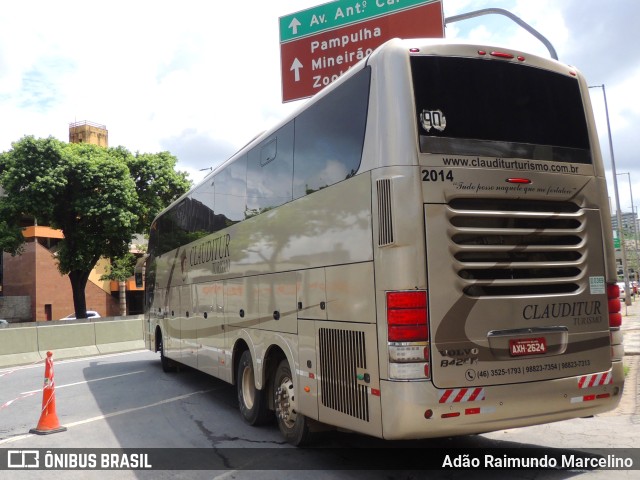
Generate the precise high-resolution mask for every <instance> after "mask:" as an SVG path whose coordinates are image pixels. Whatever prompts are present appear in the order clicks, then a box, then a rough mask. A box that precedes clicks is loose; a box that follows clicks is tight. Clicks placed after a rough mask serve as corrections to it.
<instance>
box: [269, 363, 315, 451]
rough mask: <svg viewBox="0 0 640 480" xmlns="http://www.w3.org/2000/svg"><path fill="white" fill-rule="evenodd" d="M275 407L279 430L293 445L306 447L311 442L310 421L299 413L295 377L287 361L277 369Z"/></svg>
mask: <svg viewBox="0 0 640 480" xmlns="http://www.w3.org/2000/svg"><path fill="white" fill-rule="evenodd" d="M273 405H274V407H275V409H276V419H277V421H278V428H279V429H280V432H281V433H282V435H283V436H284V438H285V439H286V440H287V442H289V443H290V444H292V445H296V446H301V445H305V444H306V443H308V442H309V440H310V432H309V421H308V419H307V418H306V417H305V416H304V415H302V414H301V413H299V412H298V411H297V401H296V397H295V388H294V385H293V376H292V375H291V368H290V367H289V362H288V361H287V360H286V359H285V360H282V361H281V362H280V364H279V365H278V368H277V369H276V374H275V376H274V383H273Z"/></svg>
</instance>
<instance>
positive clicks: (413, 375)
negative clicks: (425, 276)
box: [387, 291, 431, 380]
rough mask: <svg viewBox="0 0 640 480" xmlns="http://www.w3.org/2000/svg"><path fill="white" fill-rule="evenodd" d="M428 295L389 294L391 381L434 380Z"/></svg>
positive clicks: (388, 323)
mask: <svg viewBox="0 0 640 480" xmlns="http://www.w3.org/2000/svg"><path fill="white" fill-rule="evenodd" d="M428 318H429V316H428V311H427V292H425V291H408V292H388V293H387V326H388V340H389V343H388V348H389V377H390V378H393V379H397V380H413V379H428V378H431V369H430V366H429V356H430V355H429V354H430V351H429V342H428V340H429V328H428Z"/></svg>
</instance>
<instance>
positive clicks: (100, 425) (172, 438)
mask: <svg viewBox="0 0 640 480" xmlns="http://www.w3.org/2000/svg"><path fill="white" fill-rule="evenodd" d="M638 359H640V357H628V360H629V361H630V362H631V363H630V366H631V367H632V368H631V371H630V375H632V376H633V385H632V384H631V382H629V381H628V382H627V388H626V390H625V392H626V393H625V395H626V396H627V397H626V400H625V401H623V403H622V404H621V408H619V409H618V410H617V411H615V412H612V413H608V414H605V415H599V416H597V417H596V418H586V419H575V420H570V421H565V422H559V423H556V424H550V425H542V426H537V427H528V428H521V429H514V430H505V431H498V432H493V433H490V434H485V435H475V436H468V437H459V438H445V439H436V440H425V441H416V442H385V441H382V440H378V439H373V438H368V437H364V436H361V435H356V434H349V433H343V432H329V433H326V434H323V435H322V436H321V437H320V440H319V445H320V446H322V447H328V449H311V450H302V449H295V448H292V447H291V446H289V445H288V444H286V443H285V442H284V441H283V439H282V438H281V436H280V433H279V431H278V429H277V427H276V426H275V424H272V425H266V426H262V427H250V426H248V425H246V424H245V423H244V422H243V421H242V420H241V418H240V415H239V413H238V409H237V400H236V392H235V387H233V386H231V385H229V384H226V383H225V382H222V381H219V380H216V379H213V378H211V377H208V376H206V375H204V374H202V373H199V372H195V371H193V370H190V369H186V370H184V371H181V372H179V373H173V374H165V373H163V372H162V370H161V368H160V361H159V358H158V356H157V355H156V354H153V353H151V352H146V351H144V352H133V353H129V354H117V355H110V356H102V357H95V358H85V359H78V360H68V361H59V362H54V373H55V387H56V390H55V392H56V412H57V416H58V418H59V421H60V424H61V425H63V426H65V427H66V428H67V431H65V432H61V433H55V434H52V435H45V436H40V435H32V434H29V433H28V432H29V430H30V429H32V428H34V427H35V426H36V425H37V423H38V419H39V416H40V409H41V402H42V383H43V374H44V367H43V365H42V363H40V364H38V365H33V366H27V367H19V368H15V369H6V370H0V454H3V453H2V451H4V450H5V449H11V450H12V451H15V450H34V449H60V448H66V449H76V448H85V449H86V448H101V449H104V448H113V449H120V448H131V449H139V450H140V449H143V448H163V449H167V450H163V452H165V453H166V455H167V457H171V456H174V457H175V458H179V457H178V456H182V455H184V453H181V452H175V451H173V450H170V449H178V448H180V449H184V448H192V449H205V450H203V451H200V450H198V451H196V453H200V454H202V453H203V452H204V454H206V455H210V456H211V458H212V459H215V460H216V461H217V463H216V462H214V464H213V465H214V468H213V469H208V470H207V471H193V470H192V471H158V470H155V471H136V470H127V471H67V470H65V471H64V472H62V473H61V472H54V471H42V470H36V471H28V472H27V471H11V472H7V471H0V479H3V478H11V479H14V478H28V479H29V480H34V479H39V478H61V476H62V478H65V480H66V479H73V478H78V479H87V478H89V479H91V478H100V479H102V478H114V479H133V478H140V479H143V478H144V479H146V478H149V479H151V478H153V479H156V478H207V479H223V478H224V479H231V478H233V479H244V478H273V479H276V478H277V479H283V478H284V479H294V478H295V479H298V478H303V479H304V478H345V479H351V478H367V479H369V478H427V476H428V478H435V479H445V478H446V479H451V478H461V479H462V478H464V479H469V478H487V479H489V478H490V479H496V478H514V479H568V478H580V479H582V478H588V479H590V480H591V479H596V478H607V479H609V478H614V477H612V473H613V472H610V471H586V470H584V469H578V470H574V471H555V470H551V471H544V472H537V471H534V470H519V471H512V472H504V471H501V472H496V471H471V472H470V471H464V472H460V471H458V472H455V471H435V472H424V471H415V470H404V469H399V468H398V469H396V470H393V471H379V470H369V471H365V469H363V468H358V469H353V470H345V469H340V468H341V467H340V466H341V465H344V464H343V463H341V462H342V461H343V460H345V458H346V457H348V456H349V455H354V454H356V453H357V454H359V455H361V456H362V455H364V457H363V458H364V459H365V460H364V461H365V462H366V458H367V455H370V457H369V458H371V465H377V464H378V463H379V462H382V463H383V464H384V463H385V462H387V463H388V464H394V462H395V464H397V462H398V458H403V457H401V456H400V457H399V456H398V455H400V454H404V455H410V454H414V455H428V454H429V451H434V449H441V448H445V449H450V450H451V451H452V452H456V451H457V450H456V449H469V448H473V449H479V450H476V451H478V452H484V451H487V449H496V448H497V449H500V448H517V449H521V448H523V447H539V448H543V449H548V451H550V452H556V453H557V452H558V451H561V452H567V453H571V449H576V448H595V447H597V448H630V447H635V446H636V445H637V443H638V441H637V439H638V434H637V431H638V430H637V428H638V424H640V416H639V415H638V412H637V406H636V402H635V398H636V395H635V392H636V391H637V390H636V388H637V370H638V368H637V367H638V362H637V360H638ZM634 362H635V363H634ZM629 380H630V379H629ZM632 386H633V387H634V388H631V387H632ZM360 447H365V448H366V450H355V449H356V448H360ZM376 449H377V450H376ZM414 449H417V450H414ZM140 451H142V450H140ZM183 452H184V451H183ZM363 452H374V453H373V454H371V453H363ZM0 460H1V459H0ZM185 461H186V460H185ZM280 461H282V462H283V465H284V464H285V463H286V465H287V466H286V467H285V468H282V469H279V468H278V464H279V463H278V462H280ZM635 462H636V465H638V464H640V458H638V455H637V454H636V459H635ZM0 464H1V463H0ZM346 465H349V464H348V463H347V464H346ZM360 467H362V464H360ZM8 473H10V474H11V475H10V476H7V474H8ZM427 473H428V475H427ZM615 478H640V470H629V471H622V472H615Z"/></svg>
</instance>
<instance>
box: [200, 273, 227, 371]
mask: <svg viewBox="0 0 640 480" xmlns="http://www.w3.org/2000/svg"><path fill="white" fill-rule="evenodd" d="M194 295H195V297H194V306H195V308H196V312H194V313H195V314H196V316H197V320H196V322H197V325H196V326H197V331H198V340H197V342H198V344H199V345H201V348H200V349H199V350H198V369H199V370H201V371H203V372H205V373H208V374H209V375H215V376H217V375H218V368H219V365H220V364H221V363H224V325H223V324H224V315H223V313H222V298H223V291H222V282H213V283H203V284H198V285H195V286H194ZM205 315H206V318H205Z"/></svg>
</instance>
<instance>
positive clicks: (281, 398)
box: [275, 376, 298, 428]
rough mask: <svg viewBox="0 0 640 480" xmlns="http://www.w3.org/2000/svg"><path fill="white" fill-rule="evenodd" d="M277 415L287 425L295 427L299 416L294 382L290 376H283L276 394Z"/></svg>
mask: <svg viewBox="0 0 640 480" xmlns="http://www.w3.org/2000/svg"><path fill="white" fill-rule="evenodd" d="M275 404H276V405H275V407H276V415H277V417H278V419H279V420H280V421H281V422H282V423H283V424H284V425H285V426H286V427H287V428H293V427H294V425H295V423H296V418H297V417H298V414H297V409H296V401H295V395H294V393H293V382H292V381H291V379H290V378H289V377H288V376H284V377H282V380H281V381H280V385H279V386H278V388H277V389H276V395H275Z"/></svg>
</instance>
